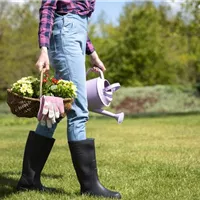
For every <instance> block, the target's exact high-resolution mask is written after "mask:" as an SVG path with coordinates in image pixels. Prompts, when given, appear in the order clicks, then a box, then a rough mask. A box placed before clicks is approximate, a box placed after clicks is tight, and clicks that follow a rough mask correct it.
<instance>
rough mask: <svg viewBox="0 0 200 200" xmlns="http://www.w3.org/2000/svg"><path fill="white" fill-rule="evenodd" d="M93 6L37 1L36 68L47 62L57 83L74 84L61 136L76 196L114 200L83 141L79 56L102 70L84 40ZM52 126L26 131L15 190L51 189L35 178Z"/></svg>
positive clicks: (83, 1)
mask: <svg viewBox="0 0 200 200" xmlns="http://www.w3.org/2000/svg"><path fill="white" fill-rule="evenodd" d="M94 5H95V0H62V1H61V0H60V1H58V0H42V4H41V8H40V24H39V34H38V35H39V46H40V48H41V53H40V56H39V59H38V61H37V63H36V67H37V68H38V70H39V71H41V70H44V71H48V70H49V60H50V62H51V65H52V66H53V67H54V69H55V76H56V78H57V79H59V78H61V79H64V80H70V81H73V82H74V84H75V85H76V86H77V98H76V99H75V101H74V103H73V105H72V109H71V110H70V112H68V113H67V137H68V144H69V149H70V152H71V157H72V162H73V165H74V169H75V171H76V174H77V178H78V181H79V183H80V190H81V194H88V195H93V196H102V197H108V198H117V199H120V198H121V195H120V193H118V192H114V191H110V190H108V189H106V188H105V187H103V186H102V185H101V183H100V182H99V180H98V174H97V167H96V158H95V145H94V139H87V138H86V130H85V123H86V122H87V121H88V108H87V94H86V73H85V54H88V55H90V57H91V63H92V65H93V66H94V67H93V69H94V70H95V71H97V68H100V69H101V70H103V71H105V67H104V65H103V63H102V62H101V60H100V59H99V57H98V55H97V53H96V51H95V49H94V47H93V45H92V43H91V41H90V39H89V38H88V36H87V25H88V17H90V16H91V14H92V12H93V11H94ZM56 126H57V124H54V125H53V127H52V128H48V127H47V126H42V125H41V124H40V123H39V124H38V126H37V128H36V130H35V131H30V133H29V136H28V139H27V142H26V146H25V151H24V159H23V169H22V176H21V178H20V180H19V182H18V185H17V189H18V190H29V189H30V190H40V191H49V190H51V188H46V187H44V186H43V185H42V184H41V181H40V174H41V171H42V169H43V167H44V164H45V162H46V160H47V158H48V156H49V153H50V151H51V149H52V147H53V144H54V141H55V139H54V138H53V134H54V131H55V129H56Z"/></svg>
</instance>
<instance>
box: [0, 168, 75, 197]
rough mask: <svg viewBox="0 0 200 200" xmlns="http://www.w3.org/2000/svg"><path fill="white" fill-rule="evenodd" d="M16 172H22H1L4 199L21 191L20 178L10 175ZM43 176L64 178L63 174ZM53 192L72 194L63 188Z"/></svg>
mask: <svg viewBox="0 0 200 200" xmlns="http://www.w3.org/2000/svg"><path fill="white" fill-rule="evenodd" d="M16 174H20V173H17V172H16V173H14V172H3V173H0V199H3V198H4V197H8V196H10V195H12V194H17V193H20V192H19V191H17V190H16V186H17V183H18V180H16V179H14V178H11V177H10V176H12V175H16ZM42 176H43V177H46V178H55V179H59V178H62V175H51V174H42ZM27 192H28V191H27ZM53 194H66V195H71V193H67V192H65V191H64V190H63V189H56V190H55V191H53Z"/></svg>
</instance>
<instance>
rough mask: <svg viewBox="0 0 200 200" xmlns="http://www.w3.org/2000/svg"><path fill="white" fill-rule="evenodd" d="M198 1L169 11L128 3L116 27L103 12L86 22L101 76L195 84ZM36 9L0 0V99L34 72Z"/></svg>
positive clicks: (129, 82) (199, 73)
mask: <svg viewBox="0 0 200 200" xmlns="http://www.w3.org/2000/svg"><path fill="white" fill-rule="evenodd" d="M199 5H200V0H197V1H191V0H187V2H186V3H185V4H184V5H183V8H182V10H181V11H180V12H178V13H176V14H173V15H172V14H170V13H171V9H170V7H168V6H167V5H166V4H161V5H160V6H158V7H157V6H155V4H153V3H152V2H149V1H146V2H144V1H142V2H141V3H137V4H136V3H134V2H130V3H126V5H125V6H124V8H123V12H122V13H121V15H120V17H119V24H117V25H116V24H112V23H110V22H108V19H106V16H105V13H102V14H101V15H100V16H99V19H98V20H97V23H95V24H90V29H89V30H90V31H89V36H90V38H91V40H92V41H93V43H94V44H95V47H96V50H97V52H98V54H99V56H100V57H101V59H102V60H103V61H104V63H105V65H106V67H107V71H106V72H105V73H106V78H108V79H109V80H110V82H120V83H121V84H122V85H123V86H146V85H156V84H171V85H177V84H181V85H194V84H195V83H196V82H199V79H200V63H199V59H200V42H199V33H200V23H199V21H200V14H199ZM39 7H40V5H39V4H38V3H36V2H34V1H33V2H28V3H26V4H22V5H17V4H15V5H14V6H13V4H11V3H8V2H7V3H6V2H0V66H1V73H0V91H1V92H0V100H4V99H5V97H6V89H7V88H9V87H10V84H11V83H13V82H15V81H16V80H17V79H19V78H21V77H22V76H28V75H36V74H37V75H38V72H36V69H35V67H34V65H35V62H36V60H37V56H38V53H39V49H38V42H37V40H38V39H37V32H38V17H39V16H38V10H39ZM8 13H9V15H8ZM87 67H90V65H89V62H88V60H87ZM93 76H95V75H93Z"/></svg>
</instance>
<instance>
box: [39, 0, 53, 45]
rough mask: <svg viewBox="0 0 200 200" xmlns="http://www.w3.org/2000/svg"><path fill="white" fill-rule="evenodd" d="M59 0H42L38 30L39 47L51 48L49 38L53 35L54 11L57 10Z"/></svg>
mask: <svg viewBox="0 0 200 200" xmlns="http://www.w3.org/2000/svg"><path fill="white" fill-rule="evenodd" d="M56 3H57V0H42V4H41V7H40V10H39V12H40V23H39V31H38V40H39V47H42V46H44V47H47V48H49V40H50V36H51V31H52V26H53V21H54V13H55V10H56Z"/></svg>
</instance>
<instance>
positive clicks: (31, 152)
mask: <svg viewBox="0 0 200 200" xmlns="http://www.w3.org/2000/svg"><path fill="white" fill-rule="evenodd" d="M54 142H55V139H53V138H47V137H44V136H41V135H38V134H36V133H35V132H33V131H30V133H29V135H28V138H27V141H26V146H25V150H24V159H23V168H22V175H21V178H20V180H19V182H18V184H17V190H18V191H23V190H39V191H47V192H48V191H54V190H55V189H54V188H47V187H45V186H43V185H42V184H41V181H40V175H41V172H42V169H43V167H44V165H45V163H46V161H47V158H48V156H49V153H50V152H51V149H52V147H53V144H54Z"/></svg>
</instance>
